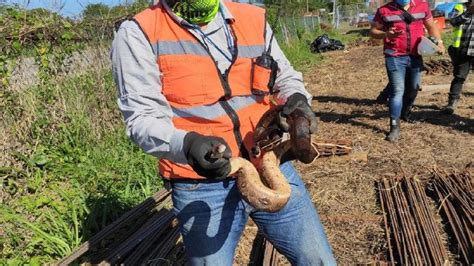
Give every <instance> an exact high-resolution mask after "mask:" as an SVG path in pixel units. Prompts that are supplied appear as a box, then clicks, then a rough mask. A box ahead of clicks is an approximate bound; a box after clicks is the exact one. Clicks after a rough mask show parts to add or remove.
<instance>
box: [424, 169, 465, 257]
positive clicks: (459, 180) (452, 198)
mask: <svg viewBox="0 0 474 266" xmlns="http://www.w3.org/2000/svg"><path fill="white" fill-rule="evenodd" d="M431 188H432V190H433V192H434V197H435V198H436V200H437V201H438V204H439V205H440V207H439V208H440V210H441V214H442V216H443V217H444V218H445V219H446V221H447V224H446V228H447V230H448V232H449V233H450V235H451V236H452V237H451V241H450V242H451V247H452V248H451V250H452V251H453V253H454V254H457V255H458V258H457V259H458V260H459V261H460V262H461V263H462V264H464V265H472V264H474V254H473V242H474V238H473V231H474V228H473V221H472V218H473V216H474V211H473V206H474V199H473V198H474V194H473V193H474V191H473V180H472V177H471V174H470V173H469V172H468V171H465V172H463V173H456V172H453V173H447V172H445V171H442V170H439V169H435V170H434V171H433V179H432V186H431Z"/></svg>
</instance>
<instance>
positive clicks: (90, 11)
mask: <svg viewBox="0 0 474 266" xmlns="http://www.w3.org/2000/svg"><path fill="white" fill-rule="evenodd" d="M109 12H110V8H109V7H108V6H107V5H104V4H88V5H87V6H86V8H84V11H82V17H84V18H97V17H103V16H106V15H108V14H109Z"/></svg>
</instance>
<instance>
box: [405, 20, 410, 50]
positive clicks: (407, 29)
mask: <svg viewBox="0 0 474 266" xmlns="http://www.w3.org/2000/svg"><path fill="white" fill-rule="evenodd" d="M405 25H406V32H407V54H408V55H410V52H411V31H410V24H408V23H406V22H405Z"/></svg>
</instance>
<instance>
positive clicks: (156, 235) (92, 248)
mask: <svg viewBox="0 0 474 266" xmlns="http://www.w3.org/2000/svg"><path fill="white" fill-rule="evenodd" d="M170 204H171V203H170V193H169V191H166V190H161V191H159V192H158V193H156V194H155V195H154V196H153V197H151V198H149V199H147V200H145V201H144V202H142V203H141V204H140V205H138V206H136V207H135V208H133V209H132V210H130V211H129V212H127V213H125V214H124V215H123V216H122V217H121V218H120V219H119V220H117V221H115V222H114V223H112V224H110V225H109V226H107V227H105V228H104V229H103V230H102V231H100V232H99V233H98V234H97V235H95V236H94V237H92V238H91V239H89V240H88V241H87V242H86V243H84V244H83V245H81V246H80V247H78V248H77V249H76V250H74V251H73V253H72V254H70V255H69V256H68V257H66V258H64V259H62V260H61V261H60V262H59V263H58V264H59V265H69V264H71V263H73V262H80V263H91V264H130V265H141V264H147V263H150V262H153V261H156V260H157V259H158V260H161V261H162V262H166V261H168V262H176V261H179V260H180V259H182V258H183V257H184V256H183V247H182V245H180V244H179V242H178V241H179V238H180V234H179V230H178V226H177V221H176V219H175V217H174V215H173V214H172V212H171V211H170V210H169V209H168V208H166V207H167V206H168V205H170ZM155 264H156V263H155Z"/></svg>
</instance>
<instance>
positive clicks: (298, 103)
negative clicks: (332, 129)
mask: <svg viewBox="0 0 474 266" xmlns="http://www.w3.org/2000/svg"><path fill="white" fill-rule="evenodd" d="M296 109H299V110H301V111H302V112H303V114H304V117H306V119H308V120H309V122H310V132H311V133H316V131H317V130H318V120H317V119H316V115H315V114H314V112H313V109H311V106H310V105H309V104H308V99H307V98H306V96H304V95H303V94H301V93H295V94H293V95H291V96H290V97H288V99H287V100H286V103H285V105H284V106H283V109H282V110H281V112H280V114H279V116H278V124H279V126H280V128H281V129H282V130H283V131H286V132H288V130H289V129H290V125H289V124H288V122H287V119H286V118H287V117H289V116H290V115H291V114H292V113H293V112H294V111H295V110H296Z"/></svg>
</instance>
